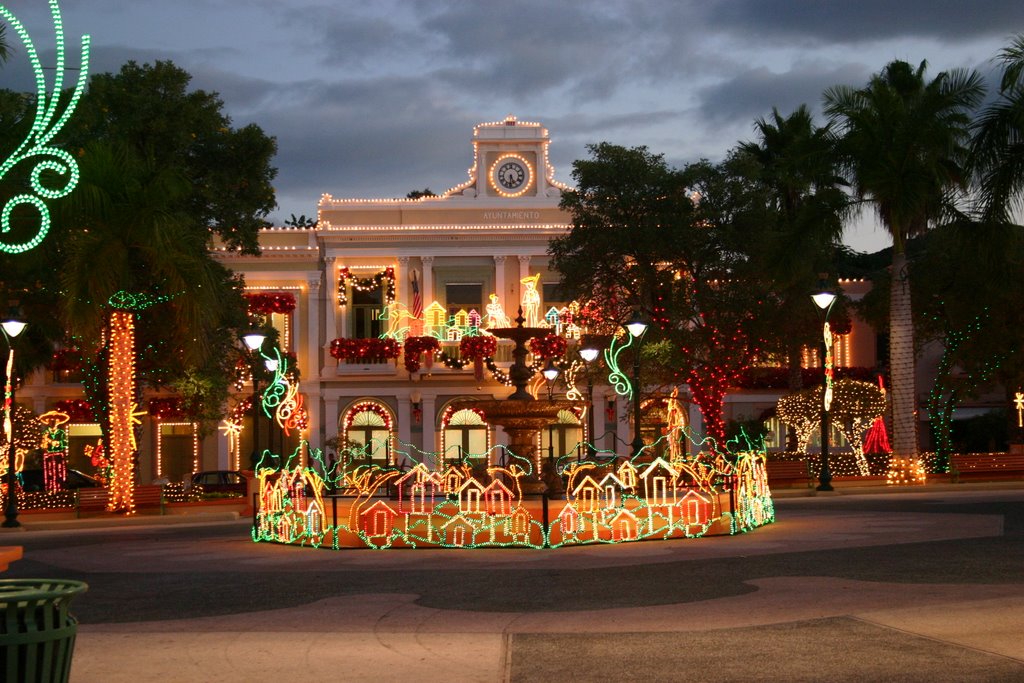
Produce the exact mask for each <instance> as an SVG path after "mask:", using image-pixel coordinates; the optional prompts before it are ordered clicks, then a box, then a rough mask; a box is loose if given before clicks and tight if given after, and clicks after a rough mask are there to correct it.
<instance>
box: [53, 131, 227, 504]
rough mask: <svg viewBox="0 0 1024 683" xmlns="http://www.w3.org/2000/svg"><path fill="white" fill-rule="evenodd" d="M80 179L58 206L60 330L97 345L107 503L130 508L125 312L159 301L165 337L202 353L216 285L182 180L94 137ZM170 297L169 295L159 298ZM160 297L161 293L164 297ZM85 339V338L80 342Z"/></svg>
mask: <svg viewBox="0 0 1024 683" xmlns="http://www.w3.org/2000/svg"><path fill="white" fill-rule="evenodd" d="M80 165H81V169H82V183H81V184H80V185H79V187H78V188H77V189H76V190H75V192H74V193H73V194H72V195H71V196H70V197H69V199H68V201H67V202H66V203H65V204H66V206H63V207H62V209H63V212H64V216H63V218H64V222H65V225H67V226H68V227H69V228H71V227H72V226H73V229H69V230H68V232H67V237H66V239H65V241H64V249H65V250H66V252H65V260H64V267H63V270H62V272H61V276H60V281H61V286H62V288H63V293H64V297H65V298H64V307H63V308H64V310H63V314H64V319H65V322H66V324H67V326H68V329H69V331H70V332H71V333H72V334H74V335H76V336H77V337H79V338H81V339H82V340H83V342H84V344H90V343H91V348H100V347H101V346H102V347H103V350H104V353H103V354H102V355H105V356H106V359H107V370H106V383H107V384H106V386H107V388H108V392H109V393H108V397H107V398H108V400H107V412H108V415H107V424H106V430H105V433H106V438H107V445H108V449H109V450H108V453H109V454H110V457H111V458H112V460H113V470H114V472H113V476H112V477H111V482H112V483H111V498H110V505H109V509H110V510H111V511H124V512H129V511H131V510H132V507H133V505H132V490H133V484H134V473H133V465H134V463H133V456H134V451H135V444H134V437H133V427H132V422H133V418H134V415H133V413H134V412H135V410H134V408H135V404H134V402H135V401H136V400H137V395H136V390H135V370H134V363H135V331H134V330H135V322H136V320H137V319H138V313H139V311H141V310H143V309H145V308H147V307H149V306H150V305H153V304H159V303H164V304H165V308H166V309H169V310H168V312H167V313H166V318H169V319H167V320H166V321H162V322H163V325H164V326H165V328H166V334H167V336H168V338H169V340H170V341H171V343H174V344H176V345H177V346H178V347H179V348H181V350H182V353H183V354H184V355H185V356H186V357H187V358H188V360H190V361H193V362H194V361H198V360H200V359H202V357H203V356H204V354H205V353H206V351H207V350H208V349H207V346H206V342H207V339H208V335H207V334H206V331H207V330H209V329H211V326H213V325H216V322H215V320H213V318H214V317H215V316H216V311H218V307H217V305H216V299H217V297H219V296H220V292H221V291H222V289H221V288H220V285H221V281H220V279H219V273H220V271H219V270H218V269H219V266H218V265H217V264H216V263H214V262H213V260H212V259H211V258H210V257H209V255H208V252H207V249H206V246H207V245H206V231H205V230H203V229H202V226H199V225H197V224H196V222H195V221H194V220H193V219H192V218H191V216H190V214H188V213H187V212H185V211H183V210H182V208H181V207H183V206H184V202H183V198H184V197H186V196H187V195H188V192H189V191H190V187H189V183H188V182H187V181H186V180H185V179H184V178H183V177H182V176H180V175H179V174H177V173H174V172H170V171H167V170H161V169H158V168H154V167H153V165H152V163H151V162H150V161H149V160H148V159H147V158H145V157H144V156H142V155H140V154H138V153H135V152H132V151H129V150H128V149H127V148H125V147H111V146H109V145H106V144H96V145H92V146H89V147H87V148H86V149H85V151H84V154H83V155H82V156H81V157H80ZM171 299H173V303H169V302H170V300H171ZM165 302H168V303H165ZM85 348H90V346H86V347H85Z"/></svg>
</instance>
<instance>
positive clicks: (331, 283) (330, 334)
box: [318, 256, 340, 372]
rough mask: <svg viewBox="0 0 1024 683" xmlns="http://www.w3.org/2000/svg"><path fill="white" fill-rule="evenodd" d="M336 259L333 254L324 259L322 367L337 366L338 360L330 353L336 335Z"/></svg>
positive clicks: (331, 367)
mask: <svg viewBox="0 0 1024 683" xmlns="http://www.w3.org/2000/svg"><path fill="white" fill-rule="evenodd" d="M337 261H338V259H337V257H335V256H328V257H327V258H326V259H324V263H325V266H324V268H325V269H326V273H327V291H326V292H325V294H326V296H324V301H325V306H326V307H327V311H326V316H325V317H326V321H325V325H324V329H325V331H326V334H324V339H323V359H324V369H325V370H326V369H328V368H330V369H331V370H332V372H333V369H334V368H336V367H337V366H338V361H337V360H335V358H334V356H332V355H331V342H332V341H333V340H334V339H336V338H337V337H338V336H340V335H338V263H337ZM318 355H319V354H318Z"/></svg>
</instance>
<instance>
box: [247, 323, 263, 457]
mask: <svg viewBox="0 0 1024 683" xmlns="http://www.w3.org/2000/svg"><path fill="white" fill-rule="evenodd" d="M266 339H267V336H266V335H265V334H263V333H262V332H260V331H259V330H253V331H252V332H249V333H247V334H245V335H243V336H242V341H243V342H245V346H246V348H248V349H249V353H250V355H251V356H252V359H251V360H252V363H251V368H252V455H251V456H249V462H250V463H251V464H252V467H253V469H256V466H257V465H258V464H259V461H260V387H259V379H258V374H259V367H260V365H259V352H260V348H261V347H262V346H263V342H264V341H266Z"/></svg>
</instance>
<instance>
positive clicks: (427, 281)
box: [420, 256, 437, 308]
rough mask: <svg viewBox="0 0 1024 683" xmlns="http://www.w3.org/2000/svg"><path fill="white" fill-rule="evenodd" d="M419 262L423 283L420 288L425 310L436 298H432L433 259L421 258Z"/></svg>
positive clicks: (429, 257)
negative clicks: (421, 266) (421, 264)
mask: <svg viewBox="0 0 1024 683" xmlns="http://www.w3.org/2000/svg"><path fill="white" fill-rule="evenodd" d="M420 261H422V262H423V282H422V283H421V285H420V286H421V287H422V292H421V293H422V296H423V308H426V307H427V306H429V305H430V304H431V303H432V302H433V301H434V299H435V298H437V297H435V296H434V257H433V256H421V257H420Z"/></svg>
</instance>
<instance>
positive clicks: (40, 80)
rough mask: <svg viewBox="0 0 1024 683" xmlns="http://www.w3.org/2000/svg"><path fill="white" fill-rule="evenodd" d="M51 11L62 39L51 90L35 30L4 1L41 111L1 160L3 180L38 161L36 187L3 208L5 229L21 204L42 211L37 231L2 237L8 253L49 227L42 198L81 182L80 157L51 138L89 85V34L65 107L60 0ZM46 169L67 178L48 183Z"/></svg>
mask: <svg viewBox="0 0 1024 683" xmlns="http://www.w3.org/2000/svg"><path fill="white" fill-rule="evenodd" d="M50 15H51V17H52V18H53V27H54V32H55V34H56V44H57V51H56V60H57V61H56V67H55V68H54V83H53V91H52V93H51V92H47V88H46V74H45V72H44V70H43V65H42V64H41V63H40V61H39V54H38V53H37V52H36V47H35V44H34V43H33V42H32V38H31V36H29V34H28V31H27V30H25V27H24V25H23V24H22V23H21V22H20V21H19V20H18V18H17V17H16V16H14V14H13V13H12V12H11V11H10V10H9V9H7V7H5V6H4V5H0V18H2V19H3V20H4V21H5V22H6V23H8V24H9V25H10V26H11V27H12V28H13V29H14V32H15V33H16V34H17V35H18V38H19V39H20V40H21V42H22V44H23V45H24V46H25V54H26V56H27V57H28V60H29V62H30V63H31V65H32V71H33V73H34V74H35V78H36V98H35V104H36V113H35V117H34V118H33V120H32V127H31V128H30V129H29V133H28V136H27V137H26V138H25V139H24V140H23V141H22V142H21V144H20V145H18V147H17V149H15V150H14V152H13V153H12V154H11V156H9V157H8V158H7V159H5V160H4V162H3V164H0V180H3V178H4V177H5V176H6V175H7V174H8V173H9V172H10V171H11V170H12V169H14V168H15V167H16V166H17V165H18V164H21V163H22V162H25V161H29V160H32V161H34V162H35V167H34V168H33V169H32V170H31V171H30V172H29V187H30V188H31V190H32V193H31V194H29V193H23V194H18V195H15V196H13V197H11V198H10V199H8V200H7V203H6V204H4V207H3V209H2V211H0V231H2V233H3V235H4V236H5V237H6V235H7V233H9V232H10V231H11V215H12V213H13V212H14V210H15V209H16V208H17V207H19V206H32V207H35V209H36V211H37V212H38V213H39V226H38V228H36V232H35V234H34V235H32V236H31V237H29V238H28V239H20V238H16V239H14V240H12V241H7V240H6V239H0V251H4V252H7V253H8V254H20V253H22V252H25V251H28V250H30V249H33V248H35V247H36V246H38V245H39V243H40V242H42V241H43V238H44V237H46V233H47V232H49V230H50V210H49V208H48V207H47V206H46V202H45V201H43V200H44V199H60V198H61V197H64V196H66V195H67V194H68V193H70V192H71V191H72V190H73V189H75V186H76V185H77V184H78V175H79V174H78V164H77V163H75V159H74V157H72V156H71V154H69V153H68V152H66V151H65V150H63V149H60V148H58V147H54V146H53V145H51V142H52V140H53V138H54V136H55V135H56V134H57V133H58V132H59V131H60V129H61V128H63V126H64V124H65V123H67V121H68V119H69V118H70V117H71V114H72V112H74V110H75V107H76V106H78V100H79V99H80V98H81V96H82V92H83V91H84V89H85V83H86V80H87V79H88V65H89V36H82V60H81V70H80V71H79V73H78V82H77V83H76V84H75V89H74V90H73V91H72V94H71V98H70V99H69V100H68V101H67V105H66V106H65V107H64V110H63V111H59V108H60V100H61V90H62V89H63V85H64V71H65V67H64V25H63V22H62V20H61V14H60V7H58V6H57V0H50ZM47 172H48V174H47V180H48V181H49V182H50V183H53V178H55V177H60V178H61V179H62V183H61V184H60V186H59V187H56V188H54V187H48V186H47V185H44V184H43V174H44V173H47Z"/></svg>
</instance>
